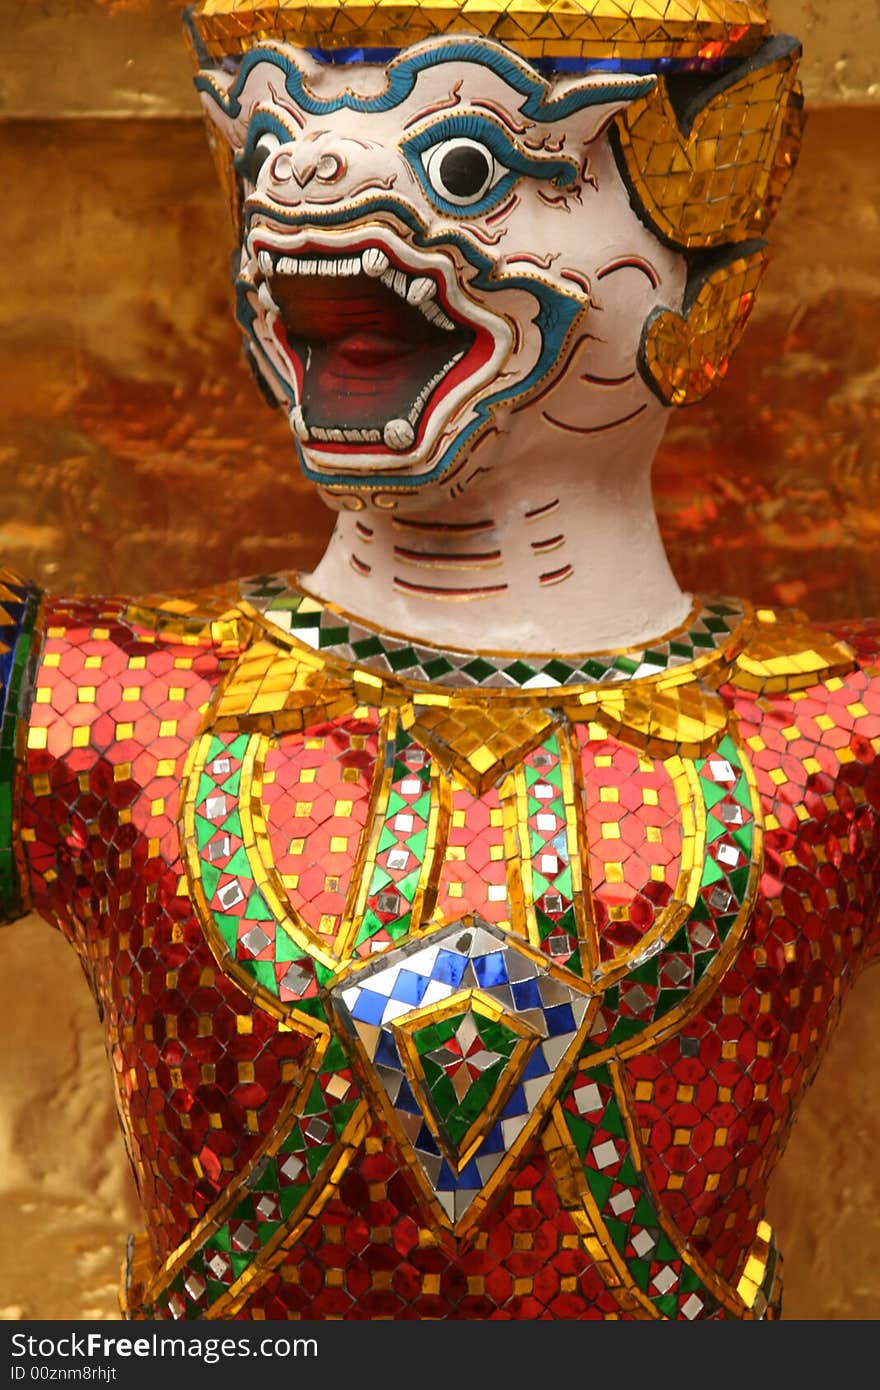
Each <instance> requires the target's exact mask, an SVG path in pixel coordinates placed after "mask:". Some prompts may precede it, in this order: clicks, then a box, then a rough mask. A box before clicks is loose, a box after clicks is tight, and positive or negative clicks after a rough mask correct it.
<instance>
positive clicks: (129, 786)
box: [2, 573, 880, 1319]
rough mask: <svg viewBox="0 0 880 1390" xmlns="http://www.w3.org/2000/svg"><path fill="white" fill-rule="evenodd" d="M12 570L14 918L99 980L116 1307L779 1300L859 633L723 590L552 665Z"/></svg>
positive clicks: (546, 1307) (850, 895) (866, 779)
mask: <svg viewBox="0 0 880 1390" xmlns="http://www.w3.org/2000/svg"><path fill="white" fill-rule="evenodd" d="M3 580H4V589H3V603H4V609H5V612H4V618H5V619H6V620H8V627H7V628H6V629H4V634H3V635H4V639H5V645H6V647H7V649H8V650H7V652H6V655H5V656H4V659H3V660H4V668H3V676H4V682H5V685H6V689H7V698H6V705H5V715H4V723H3V733H2V743H3V749H4V756H5V758H6V761H7V767H8V764H9V762H10V760H11V759H12V757H13V756H14V754H15V751H16V750H18V753H19V755H20V766H19V776H18V778H17V781H16V793H15V799H14V804H13V805H12V807H11V808H10V807H9V805H8V804H7V806H6V808H5V815H4V837H5V842H6V843H5V846H4V856H5V857H4V860H3V866H4V880H3V882H4V893H5V899H6V908H7V915H9V916H15V915H17V914H18V913H19V912H20V911H21V910H23V908H24V907H25V906H26V905H27V903H28V902H30V901H32V903H33V906H34V907H35V909H36V910H37V911H39V912H41V913H42V914H43V915H44V916H45V917H46V918H47V919H48V920H49V921H51V922H54V923H55V924H56V925H57V926H58V927H59V928H60V929H61V930H62V931H63V932H64V933H65V935H67V937H68V938H69V939H70V940H71V942H72V943H73V944H74V946H75V948H76V950H77V951H78V952H79V954H80V958H81V960H82V964H83V968H84V970H85V973H86V977H87V979H88V980H89V983H90V986H91V988H92V990H93V992H94V994H95V997H96V1000H97V1002H98V1007H99V1012H100V1015H101V1017H102V1019H103V1024H104V1028H105V1031H106V1037H107V1045H108V1050H109V1054H110V1057H111V1059H112V1063H113V1071H114V1077H115V1081H116V1087H117V1095H118V1102H119V1108H120V1115H121V1118H122V1122H123V1127H124V1132H125V1136H126V1143H127V1147H128V1151H129V1156H130V1159H131V1162H132V1166H133V1170H134V1173H135V1175H136V1179H137V1184H138V1189H139V1193H140V1196H141V1199H142V1201H143V1204H144V1210H145V1214H146V1219H147V1233H146V1235H145V1236H144V1237H139V1238H138V1239H137V1240H136V1241H135V1242H134V1244H133V1249H132V1251H131V1253H130V1259H129V1268H128V1272H127V1277H126V1290H127V1292H126V1295H125V1297H126V1304H127V1308H128V1312H129V1315H130V1316H133V1317H138V1316H151V1315H153V1316H159V1317H165V1316H172V1317H205V1316H208V1317H240V1318H249V1319H250V1318H263V1317H268V1318H278V1317H281V1318H288V1317H301V1316H305V1317H319V1318H325V1317H336V1316H343V1317H346V1318H358V1317H367V1318H372V1317H419V1318H426V1317H427V1318H430V1317H458V1318H460V1317H483V1318H484V1317H501V1318H509V1317H514V1318H532V1317H553V1318H555V1317H575V1318H589V1317H616V1316H625V1317H649V1318H656V1317H684V1318H703V1317H726V1316H734V1317H736V1316H738V1317H754V1316H762V1315H764V1314H765V1312H766V1311H767V1310H768V1307H769V1308H770V1310H771V1311H772V1309H773V1306H774V1304H775V1302H776V1301H777V1300H778V1296H779V1277H778V1269H777V1259H776V1252H775V1249H774V1247H773V1243H772V1236H771V1233H770V1231H769V1228H768V1227H767V1226H766V1224H765V1223H764V1222H763V1220H762V1210H763V1201H764V1196H765V1191H766V1187H767V1182H768V1179H769V1176H770V1174H771V1172H772V1170H773V1167H774V1164H775V1162H776V1160H777V1158H778V1156H779V1153H780V1151H781V1149H782V1147H783V1145H784V1143H785V1139H786V1137H787V1134H788V1131H789V1127H790V1124H791V1121H792V1118H793V1115H794V1111H795V1108H796V1106H797V1103H798V1101H799V1099H800V1097H801V1095H802V1094H803V1091H804V1089H805V1087H806V1085H807V1084H808V1083H809V1080H810V1078H811V1076H812V1074H813V1071H814V1069H815V1066H816V1064H817V1062H818V1060H819V1058H820V1056H821V1053H822V1050H823V1047H824V1045H825V1043H826V1041H827V1038H828V1036H829V1033H830V1031H831V1029H832V1027H833V1024H834V1023H835V1021H836V1019H837V1016H838V1013H839V1008H840V1004H841V1002H842V999H843V996H844V994H845V993H846V991H847V989H848V988H849V986H850V985H851V983H852V981H853V979H854V978H855V976H856V974H857V973H858V970H859V968H860V966H861V965H862V964H863V963H864V961H865V960H866V959H867V958H868V955H869V954H870V948H871V945H872V942H873V944H874V946H876V920H875V900H876V882H875V873H876V852H875V848H874V839H875V834H876V829H875V827H876V819H877V815H878V811H880V773H878V764H877V760H876V748H877V740H878V738H880V679H878V667H877V664H876V663H877V654H878V647H880V631H876V632H872V631H871V630H870V629H867V628H865V629H860V630H855V631H852V632H850V633H848V634H846V640H844V638H843V636H841V635H839V634H830V633H827V632H823V631H821V630H819V629H816V628H813V627H809V626H807V625H805V624H804V623H802V622H799V621H797V620H796V619H795V618H793V617H792V616H790V615H785V614H774V613H771V612H766V611H759V612H753V611H751V610H750V609H748V608H745V610H744V609H743V607H742V606H741V605H737V604H735V603H727V602H707V603H698V604H696V605H695V608H694V611H693V613H692V615H691V618H690V621H689V622H688V624H687V625H686V627H685V628H684V629H683V630H682V631H680V632H677V633H673V634H671V635H670V636H669V637H668V639H666V640H664V641H663V642H661V643H658V644H657V645H656V647H654V648H652V649H651V650H649V651H639V652H635V651H631V652H626V653H618V654H611V655H610V656H590V657H585V658H580V659H578V658H569V659H565V660H562V659H560V658H558V657H556V658H548V659H547V660H546V661H543V662H540V663H538V662H535V661H533V662H528V661H525V660H523V659H522V658H513V659H511V658H504V657H502V656H496V657H491V656H487V657H485V658H481V659H474V658H473V657H468V656H466V655H463V654H456V653H454V652H442V651H441V650H440V649H437V648H431V647H429V646H427V645H426V646H423V647H414V646H412V645H411V644H409V643H406V642H404V641H402V640H399V639H394V638H393V637H389V636H386V635H383V634H382V633H381V632H380V631H378V630H370V629H368V628H366V627H364V626H363V625H358V624H356V623H354V622H353V621H351V620H348V619H346V617H345V615H344V614H341V613H339V612H336V611H334V610H332V609H329V608H328V607H326V606H324V605H322V604H320V603H318V602H317V601H315V600H313V599H311V598H310V597H309V596H308V595H306V594H305V593H304V592H303V591H302V590H301V589H300V588H298V587H297V585H296V583H295V581H288V580H286V579H284V578H283V577H280V578H279V577H264V578H262V579H260V580H256V581H249V582H247V583H245V584H243V585H242V586H241V589H240V593H239V592H236V591H235V590H233V589H229V590H226V591H223V592H218V593H213V594H208V595H198V596H195V597H193V598H192V599H190V600H181V599H178V600H166V601H161V600H157V601H154V602H150V603H145V604H138V605H130V604H129V605H126V604H125V603H123V602H121V601H117V600H112V601H111V600H92V601H88V600H86V601H64V600H58V599H45V598H43V599H41V598H40V597H39V595H37V594H36V592H35V591H34V590H33V588H32V587H30V586H26V585H23V584H21V583H20V582H19V581H18V580H16V578H15V577H14V576H13V575H11V574H8V573H7V574H5V575H4V577H3ZM34 638H35V639H36V640H34ZM10 639H14V640H10ZM181 789H182V795H181ZM10 810H11V814H10ZM10 823H11V824H12V825H14V827H15V835H14V839H13V844H14V856H15V857H14V865H13V860H12V856H11V854H10V848H9V846H10Z"/></svg>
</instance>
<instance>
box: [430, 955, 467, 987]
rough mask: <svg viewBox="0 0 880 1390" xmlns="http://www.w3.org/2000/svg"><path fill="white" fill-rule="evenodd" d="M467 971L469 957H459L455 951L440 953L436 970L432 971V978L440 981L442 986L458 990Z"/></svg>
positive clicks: (435, 963) (436, 962)
mask: <svg viewBox="0 0 880 1390" xmlns="http://www.w3.org/2000/svg"><path fill="white" fill-rule="evenodd" d="M466 969H467V956H460V955H457V954H456V952H454V951H438V953H437V959H436V961H435V962H434V969H433V970H432V971H431V978H432V979H433V980H439V981H440V983H441V984H444V985H452V986H453V988H454V989H457V988H458V986H459V985H460V984H461V977H462V975H463V974H464V972H465V970H466Z"/></svg>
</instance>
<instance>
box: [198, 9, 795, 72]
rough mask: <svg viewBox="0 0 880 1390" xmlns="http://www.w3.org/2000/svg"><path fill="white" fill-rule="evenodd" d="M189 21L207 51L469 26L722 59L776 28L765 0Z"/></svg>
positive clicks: (210, 14) (531, 43) (272, 14)
mask: <svg viewBox="0 0 880 1390" xmlns="http://www.w3.org/2000/svg"><path fill="white" fill-rule="evenodd" d="M190 21H191V23H192V27H193V31H194V33H195V35H196V36H197V40H198V43H199V44H200V45H201V47H202V49H203V50H204V52H205V53H206V54H207V55H208V56H209V57H211V58H222V57H224V56H227V55H231V54H236V53H243V52H244V51H245V50H246V49H247V48H249V47H251V46H252V45H253V44H255V43H259V42H264V41H265V40H267V39H270V40H271V39H274V40H278V41H280V42H283V43H293V44H296V45H298V46H299V47H302V48H319V49H324V50H331V51H332V50H337V49H345V48H352V47H358V46H360V45H374V46H381V47H383V48H403V47H406V46H408V45H409V44H413V43H417V42H419V40H421V39H428V38H433V37H435V36H437V35H442V34H448V33H452V32H454V31H457V32H465V31H467V30H471V31H474V32H476V33H479V34H481V35H483V37H484V38H491V39H496V40H497V41H498V42H499V43H504V44H507V46H508V47H509V48H512V49H514V50H515V51H516V52H517V53H520V54H522V55H523V57H526V58H536V57H546V58H553V57H558V58H595V59H606V58H624V59H642V60H644V59H658V58H675V59H683V58H702V59H717V58H722V57H727V56H729V55H734V54H742V53H750V52H752V51H753V50H754V49H755V48H757V46H758V44H759V43H760V42H761V40H762V39H763V38H764V37H766V35H767V34H768V32H769V29H770V16H769V10H768V6H767V4H766V2H765V0H457V3H453V4H444V3H443V0H428V3H420V2H419V0H394V2H393V3H388V0H374V3H372V4H363V3H361V2H360V0H358V2H357V3H352V2H351V0H330V3H323V4H315V3H313V0H276V3H270V4H266V3H260V0H203V3H202V4H201V5H197V6H194V7H193V9H192V10H191V11H190Z"/></svg>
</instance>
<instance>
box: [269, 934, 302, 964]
mask: <svg viewBox="0 0 880 1390" xmlns="http://www.w3.org/2000/svg"><path fill="white" fill-rule="evenodd" d="M307 954H308V953H307V952H306V951H304V950H303V949H302V947H301V946H298V945H297V944H296V942H295V941H294V939H293V937H292V936H288V934H287V932H286V931H285V930H284V928H283V927H281V928H280V929H279V930H278V931H276V933H275V959H276V961H277V962H278V964H279V965H280V964H281V963H282V961H283V962H287V961H294V960H302V959H303V957H304V956H306V955H307Z"/></svg>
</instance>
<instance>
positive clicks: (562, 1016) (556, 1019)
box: [544, 1004, 575, 1038]
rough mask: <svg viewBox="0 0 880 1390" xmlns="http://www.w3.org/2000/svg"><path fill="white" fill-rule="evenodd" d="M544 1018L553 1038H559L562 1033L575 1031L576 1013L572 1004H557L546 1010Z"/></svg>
mask: <svg viewBox="0 0 880 1390" xmlns="http://www.w3.org/2000/svg"><path fill="white" fill-rule="evenodd" d="M544 1018H545V1019H546V1022H547V1032H548V1033H549V1034H550V1036H551V1038H558V1037H559V1035H560V1033H573V1032H574V1031H575V1021H574V1014H573V1013H572V1011H571V1005H570V1004H555V1005H554V1006H553V1008H552V1009H547V1010H545V1012H544Z"/></svg>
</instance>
